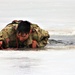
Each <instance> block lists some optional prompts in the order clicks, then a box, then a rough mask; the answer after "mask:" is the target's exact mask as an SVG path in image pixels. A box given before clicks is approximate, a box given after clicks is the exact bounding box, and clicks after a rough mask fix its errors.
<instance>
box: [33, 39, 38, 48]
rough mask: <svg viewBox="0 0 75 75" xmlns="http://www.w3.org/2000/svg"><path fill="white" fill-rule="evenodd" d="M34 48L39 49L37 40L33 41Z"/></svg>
mask: <svg viewBox="0 0 75 75" xmlns="http://www.w3.org/2000/svg"><path fill="white" fill-rule="evenodd" d="M32 48H37V41H36V40H33V41H32Z"/></svg>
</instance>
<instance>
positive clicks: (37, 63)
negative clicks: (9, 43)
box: [0, 49, 75, 75]
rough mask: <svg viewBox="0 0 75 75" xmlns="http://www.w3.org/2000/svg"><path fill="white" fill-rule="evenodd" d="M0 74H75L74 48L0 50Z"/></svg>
mask: <svg viewBox="0 0 75 75" xmlns="http://www.w3.org/2000/svg"><path fill="white" fill-rule="evenodd" d="M0 75H75V50H73V49H71V50H67V49H64V50H52V49H48V50H47V51H43V50H41V51H13V50H12V51H0Z"/></svg>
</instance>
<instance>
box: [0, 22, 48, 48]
mask: <svg viewBox="0 0 75 75" xmlns="http://www.w3.org/2000/svg"><path fill="white" fill-rule="evenodd" d="M19 23H20V21H16V22H14V21H13V22H12V23H10V24H8V25H7V26H6V27H5V28H4V29H2V30H1V31H0V40H2V41H3V42H4V46H3V47H4V48H16V47H18V48H23V47H24V48H30V45H31V44H32V40H36V41H37V43H38V47H39V48H41V47H44V46H46V44H47V42H48V38H49V34H48V31H45V30H43V29H41V28H40V27H39V26H38V25H37V24H31V30H32V32H31V34H30V35H29V38H28V39H27V40H26V41H24V42H23V43H22V42H20V41H19V40H18V39H17V38H16V28H17V26H18V24H19Z"/></svg>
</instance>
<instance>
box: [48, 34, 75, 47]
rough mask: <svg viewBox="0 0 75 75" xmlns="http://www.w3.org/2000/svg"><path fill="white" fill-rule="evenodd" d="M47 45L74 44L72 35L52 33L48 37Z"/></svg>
mask: <svg viewBox="0 0 75 75" xmlns="http://www.w3.org/2000/svg"><path fill="white" fill-rule="evenodd" d="M49 45H51V46H61V45H62V46H69V45H75V36H74V35H72V36H71V35H53V36H51V38H49Z"/></svg>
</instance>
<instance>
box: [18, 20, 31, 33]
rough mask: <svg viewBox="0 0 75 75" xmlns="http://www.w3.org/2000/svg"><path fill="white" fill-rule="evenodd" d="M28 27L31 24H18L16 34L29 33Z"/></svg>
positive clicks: (23, 22)
mask: <svg viewBox="0 0 75 75" xmlns="http://www.w3.org/2000/svg"><path fill="white" fill-rule="evenodd" d="M30 25H31V23H30V22H29V21H21V22H20V23H19V24H18V27H17V32H18V33H26V34H27V33H29V32H30Z"/></svg>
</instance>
